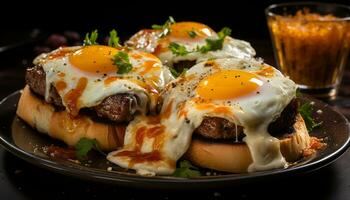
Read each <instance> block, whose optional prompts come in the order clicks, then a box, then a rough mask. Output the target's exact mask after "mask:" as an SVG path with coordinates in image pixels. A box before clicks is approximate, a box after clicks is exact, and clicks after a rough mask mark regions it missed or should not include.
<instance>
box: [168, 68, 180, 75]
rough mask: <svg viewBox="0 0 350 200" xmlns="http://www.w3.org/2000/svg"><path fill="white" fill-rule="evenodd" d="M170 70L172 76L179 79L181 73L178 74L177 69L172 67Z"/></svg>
mask: <svg viewBox="0 0 350 200" xmlns="http://www.w3.org/2000/svg"><path fill="white" fill-rule="evenodd" d="M169 70H170V72H171V74H172V75H173V76H174V77H175V78H177V77H179V76H180V73H179V72H177V71H176V69H174V68H172V67H169Z"/></svg>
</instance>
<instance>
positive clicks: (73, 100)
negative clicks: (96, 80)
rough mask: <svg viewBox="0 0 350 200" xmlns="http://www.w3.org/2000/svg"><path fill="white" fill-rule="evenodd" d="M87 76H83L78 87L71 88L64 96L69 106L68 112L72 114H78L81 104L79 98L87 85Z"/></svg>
mask: <svg viewBox="0 0 350 200" xmlns="http://www.w3.org/2000/svg"><path fill="white" fill-rule="evenodd" d="M87 82H88V80H87V78H85V77H82V78H80V79H79V81H78V83H77V86H76V88H74V89H72V90H70V91H69V92H68V93H67V94H66V95H65V96H64V100H65V102H66V105H67V107H68V112H69V113H70V114H71V115H72V116H74V117H75V116H77V115H78V113H79V105H78V103H79V102H78V100H79V98H80V96H81V95H82V93H83V92H84V90H85V87H86V85H87Z"/></svg>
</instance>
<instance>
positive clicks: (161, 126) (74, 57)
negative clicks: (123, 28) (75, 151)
mask: <svg viewBox="0 0 350 200" xmlns="http://www.w3.org/2000/svg"><path fill="white" fill-rule="evenodd" d="M228 32H229V30H228V29H223V31H221V32H219V33H216V32H214V31H213V30H212V29H211V28H209V27H208V26H206V25H203V24H200V23H196V22H179V23H175V22H173V21H172V19H170V21H168V22H167V23H166V24H165V25H163V26H160V27H154V29H152V30H142V31H140V32H139V33H137V34H136V35H134V36H133V37H132V38H131V39H130V40H128V41H127V42H126V44H127V46H128V47H123V46H120V45H119V44H118V39H117V38H116V33H115V32H111V38H110V42H109V44H110V46H104V45H98V44H96V42H95V40H96V35H91V36H90V37H86V39H85V45H84V46H76V47H62V48H59V49H57V50H55V51H52V52H50V53H46V54H42V55H40V56H38V57H37V58H36V59H35V60H34V66H33V67H31V68H28V69H27V73H26V82H27V86H26V87H25V88H24V90H23V92H22V95H21V98H20V100H19V103H18V108H17V115H18V116H19V117H20V118H22V119H23V120H24V121H26V122H27V123H28V124H30V125H31V126H32V127H35V128H36V129H37V130H38V131H40V132H43V133H46V134H48V135H50V136H51V137H53V138H56V139H59V140H62V141H64V142H65V143H66V144H68V145H69V146H74V145H75V144H77V143H78V142H79V141H80V140H81V139H84V138H87V139H94V140H96V142H97V144H98V146H99V147H100V148H101V149H102V150H104V151H107V152H109V154H108V156H107V159H108V160H109V161H111V162H112V163H115V164H117V165H119V166H121V167H123V168H127V169H133V170H136V172H137V173H139V174H142V175H155V174H159V175H171V174H173V173H174V171H175V169H176V166H177V162H178V161H179V160H181V159H183V158H186V159H187V160H189V161H191V162H192V163H193V164H195V165H196V166H199V167H202V168H207V169H212V170H218V171H224V172H232V173H242V172H254V171H262V170H269V169H275V168H285V167H287V166H288V163H291V162H295V161H297V160H298V159H300V158H302V157H303V155H304V154H303V153H304V151H305V150H308V149H309V148H310V144H311V142H312V139H311V138H310V136H309V133H308V130H307V128H306V125H305V122H304V120H303V118H302V116H301V115H300V114H299V110H298V106H299V103H298V101H297V98H296V89H297V86H296V84H295V83H294V82H293V81H292V80H290V79H289V78H288V77H285V76H283V75H282V73H281V72H280V71H278V70H277V69H275V68H274V67H272V66H270V65H268V64H266V63H264V62H263V61H261V60H259V59H255V58H253V57H254V55H255V51H254V49H253V48H252V47H251V46H250V45H249V43H247V42H244V41H240V40H235V39H232V38H231V37H229V36H228V35H229V33H228ZM215 45H218V46H215ZM178 51H181V52H182V53H179V52H178ZM176 52H178V53H176ZM183 52H185V53H183ZM186 62H187V64H185V63H186ZM189 63H190V64H189ZM177 64H179V65H181V66H182V67H181V69H180V70H179V68H177V70H179V71H182V69H183V68H189V69H188V70H187V71H182V73H181V75H179V76H178V77H177V78H176V79H175V78H174V77H173V76H172V75H171V73H170V70H169V69H172V68H174V67H176V66H179V65H177ZM188 64H189V65H188ZM166 65H167V66H166ZM185 65H186V66H185ZM112 150H113V151H112ZM111 151H112V152H111Z"/></svg>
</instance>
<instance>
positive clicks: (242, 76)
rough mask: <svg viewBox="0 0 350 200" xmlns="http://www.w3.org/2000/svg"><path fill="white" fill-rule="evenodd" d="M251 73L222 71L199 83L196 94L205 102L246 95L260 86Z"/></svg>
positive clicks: (260, 82)
mask: <svg viewBox="0 0 350 200" xmlns="http://www.w3.org/2000/svg"><path fill="white" fill-rule="evenodd" d="M262 84H263V81H262V80H261V79H259V77H258V76H257V75H255V74H253V73H249V72H246V71H242V70H222V71H219V72H217V73H214V74H213V75H211V76H208V77H207V78H205V79H203V80H202V81H201V82H199V84H198V87H197V89H196V93H197V95H198V96H199V97H201V98H203V99H206V100H228V99H234V98H238V97H242V96H245V95H248V94H250V93H252V92H255V91H257V90H258V89H259V87H260V86H262Z"/></svg>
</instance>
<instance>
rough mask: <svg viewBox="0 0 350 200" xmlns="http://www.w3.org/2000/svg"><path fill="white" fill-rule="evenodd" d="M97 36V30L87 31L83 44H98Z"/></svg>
mask: <svg viewBox="0 0 350 200" xmlns="http://www.w3.org/2000/svg"><path fill="white" fill-rule="evenodd" d="M97 38H98V32H97V30H94V31H92V32H91V33H86V35H85V39H84V43H83V45H84V46H89V45H96V44H98V43H97V41H96V40H97Z"/></svg>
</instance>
